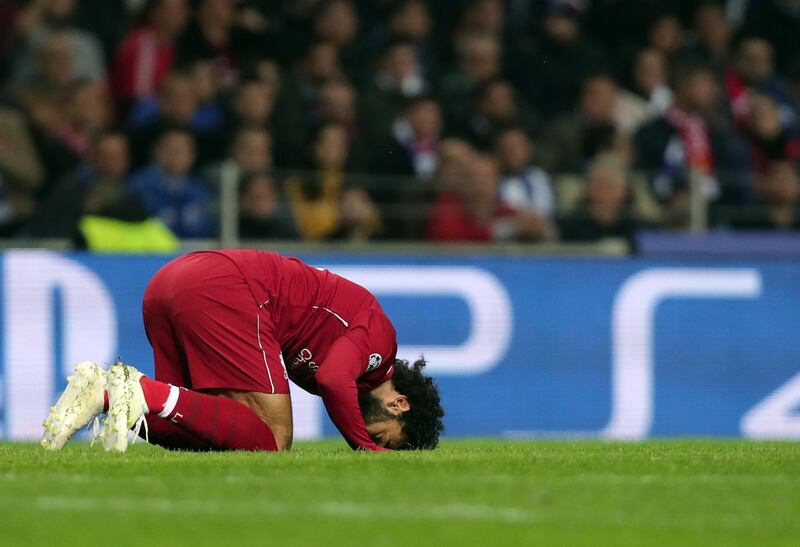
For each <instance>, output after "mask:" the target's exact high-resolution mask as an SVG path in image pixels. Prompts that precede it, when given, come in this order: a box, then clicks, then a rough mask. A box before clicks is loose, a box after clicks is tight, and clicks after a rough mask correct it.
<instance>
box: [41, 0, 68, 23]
mask: <svg viewBox="0 0 800 547" xmlns="http://www.w3.org/2000/svg"><path fill="white" fill-rule="evenodd" d="M74 13H75V0H51V1H50V2H48V3H47V14H46V15H47V18H48V19H49V20H50V21H68V20H69V19H70V17H72V15H73V14H74Z"/></svg>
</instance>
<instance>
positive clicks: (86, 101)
mask: <svg viewBox="0 0 800 547" xmlns="http://www.w3.org/2000/svg"><path fill="white" fill-rule="evenodd" d="M67 108H68V109H69V117H70V121H71V122H72V124H73V125H75V126H76V127H79V128H82V129H85V130H91V129H98V128H102V127H105V126H107V125H109V123H110V122H111V100H110V97H109V96H108V92H107V90H106V86H105V84H103V83H102V82H92V83H87V84H81V85H79V86H78V87H77V88H76V89H75V91H74V92H73V93H72V95H71V97H70V101H69V104H68V105H67Z"/></svg>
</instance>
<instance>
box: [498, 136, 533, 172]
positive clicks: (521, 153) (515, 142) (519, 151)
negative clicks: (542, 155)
mask: <svg viewBox="0 0 800 547" xmlns="http://www.w3.org/2000/svg"><path fill="white" fill-rule="evenodd" d="M495 149H496V152H497V157H498V158H500V162H501V163H502V164H503V170H504V171H505V172H506V173H509V174H514V173H517V172H519V171H520V170H521V169H524V168H525V167H527V166H528V165H530V164H531V160H532V158H533V144H532V143H531V139H530V137H528V135H527V133H525V131H523V130H522V129H512V130H509V131H505V132H503V133H502V134H500V136H499V137H498V138H497V142H496V143H495Z"/></svg>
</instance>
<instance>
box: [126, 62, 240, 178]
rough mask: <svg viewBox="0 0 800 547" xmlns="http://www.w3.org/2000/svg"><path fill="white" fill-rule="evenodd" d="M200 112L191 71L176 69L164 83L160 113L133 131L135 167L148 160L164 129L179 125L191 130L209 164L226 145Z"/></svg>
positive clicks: (201, 154)
mask: <svg viewBox="0 0 800 547" xmlns="http://www.w3.org/2000/svg"><path fill="white" fill-rule="evenodd" d="M200 115H201V113H200V96H199V93H198V89H197V86H196V85H195V80H194V78H193V76H192V74H191V73H188V72H184V71H173V72H172V73H170V74H169V75H168V76H167V77H166V78H165V79H164V81H163V82H162V83H161V89H160V90H159V94H158V111H157V116H156V117H154V118H151V119H147V118H145V123H144V124H143V125H141V126H139V127H134V128H133V129H132V131H131V133H130V135H131V145H132V151H133V165H134V167H136V168H138V167H141V166H142V165H144V164H145V163H147V161H148V160H149V158H150V153H151V150H152V147H153V144H154V143H155V142H156V140H158V137H159V136H160V135H161V134H162V133H163V132H164V131H165V129H167V128H172V127H176V126H181V127H183V128H184V129H186V130H187V131H190V132H191V133H192V135H193V138H194V139H195V142H196V146H197V149H198V153H199V154H200V156H201V157H200V158H199V159H200V162H199V163H201V164H208V163H210V162H213V161H214V160H216V159H218V158H219V154H220V153H221V152H224V147H222V149H221V147H220V146H219V142H218V137H219V135H218V133H219V132H218V131H216V130H215V128H214V127H213V126H209V125H208V124H205V123H203V120H202V119H201V118H200Z"/></svg>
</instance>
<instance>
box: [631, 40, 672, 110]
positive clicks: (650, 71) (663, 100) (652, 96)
mask: <svg viewBox="0 0 800 547" xmlns="http://www.w3.org/2000/svg"><path fill="white" fill-rule="evenodd" d="M668 80H669V78H668V74H667V63H666V60H665V59H664V55H663V54H662V53H661V52H660V51H658V50H657V49H653V48H644V49H642V50H640V51H639V52H638V53H637V54H636V60H635V62H634V68H633V89H634V91H636V92H637V93H638V94H639V95H641V96H642V97H644V98H645V100H647V104H648V108H649V110H650V113H651V114H652V115H656V116H659V115H661V114H663V113H664V112H665V111H666V110H667V108H669V105H671V104H672V89H670V87H669V81H668Z"/></svg>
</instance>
